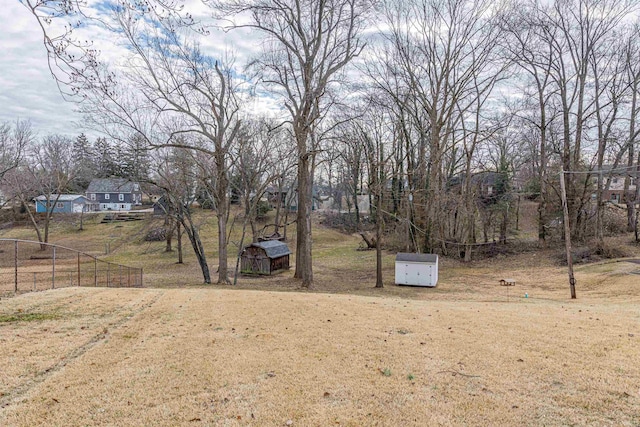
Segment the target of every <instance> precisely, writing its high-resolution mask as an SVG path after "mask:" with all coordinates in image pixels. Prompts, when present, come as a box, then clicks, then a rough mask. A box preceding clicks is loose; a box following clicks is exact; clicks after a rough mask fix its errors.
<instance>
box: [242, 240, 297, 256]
mask: <svg viewBox="0 0 640 427" xmlns="http://www.w3.org/2000/svg"><path fill="white" fill-rule="evenodd" d="M250 246H253V247H255V248H261V249H263V250H264V252H265V253H266V254H267V256H268V257H269V258H271V259H274V258H280V257H281V256H285V255H289V254H291V251H290V250H289V247H288V246H287V244H286V243H284V242H280V241H278V240H265V241H264V242H256V243H252V244H250V245H248V246H247V247H250Z"/></svg>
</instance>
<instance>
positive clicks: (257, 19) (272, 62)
mask: <svg viewBox="0 0 640 427" xmlns="http://www.w3.org/2000/svg"><path fill="white" fill-rule="evenodd" d="M214 5H215V6H216V7H217V8H218V9H219V10H221V11H223V12H224V14H225V15H226V16H227V17H234V16H237V15H242V17H243V18H244V17H247V16H248V17H249V22H248V23H246V24H241V23H234V24H233V25H231V27H232V28H243V27H244V28H251V29H254V30H257V31H259V32H261V33H262V34H263V35H264V36H265V37H266V40H265V46H267V50H266V52H265V53H264V54H263V55H261V56H260V57H259V58H257V59H256V60H255V62H254V66H255V69H256V70H257V71H258V72H259V74H260V76H261V79H262V81H263V82H264V83H265V84H266V85H268V86H269V87H271V88H273V89H274V91H276V92H277V93H278V94H279V95H280V96H281V97H282V99H283V101H284V105H285V107H286V109H287V111H288V112H289V115H290V125H291V129H292V132H293V135H294V139H295V142H296V147H297V157H298V177H297V186H298V206H297V209H298V219H297V230H298V231H297V241H296V269H295V277H296V278H298V279H301V280H302V285H303V286H305V287H311V286H312V284H313V269H312V255H311V253H312V252H311V204H312V203H311V198H312V186H313V176H312V173H311V172H312V164H313V161H314V156H315V154H316V153H315V152H314V151H313V149H312V148H311V146H312V137H313V135H312V133H313V129H314V125H315V123H316V122H317V121H318V119H319V118H320V117H321V116H322V114H324V113H325V112H326V110H327V103H326V102H325V99H326V93H327V91H329V90H331V89H332V87H333V86H334V85H335V84H337V83H338V81H339V80H341V79H342V78H343V76H342V71H343V69H344V68H345V66H346V65H347V64H348V63H349V62H351V61H352V60H353V59H354V58H355V57H357V56H358V55H359V54H360V52H361V51H362V48H363V44H362V42H361V41H360V39H359V36H360V33H361V31H362V27H363V23H364V19H363V8H362V2H360V1H358V0H233V1H230V2H214Z"/></svg>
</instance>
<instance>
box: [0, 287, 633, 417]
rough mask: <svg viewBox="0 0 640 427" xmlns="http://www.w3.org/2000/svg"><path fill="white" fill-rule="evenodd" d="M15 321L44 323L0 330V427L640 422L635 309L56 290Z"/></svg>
mask: <svg viewBox="0 0 640 427" xmlns="http://www.w3.org/2000/svg"><path fill="white" fill-rule="evenodd" d="M20 310H22V311H20ZM16 312H20V313H37V314H39V315H38V316H31V317H30V318H28V319H9V320H8V321H4V322H2V321H0V336H1V337H2V338H1V340H2V345H1V346H0V360H2V366H3V376H2V380H1V381H0V393H1V397H0V402H1V406H3V409H0V425H3V426H5V425H6V426H36V425H42V426H70V425H109V426H140V425H158V426H177V425H184V426H205V425H216V426H217V425H260V426H262V425H264V426H280V425H287V423H289V425H299V426H327V425H345V426H362V425H381V426H399V425H414V426H424V425H463V424H464V425H519V426H520V425H546V426H549V425H594V426H595V425H597V426H602V425H611V426H614V425H615V426H621V425H628V426H636V425H638V423H640V364H639V363H638V361H640V341H639V340H640V313H639V312H638V309H637V303H636V304H633V303H627V302H617V303H609V302H607V303H602V304H596V303H594V302H593V301H590V302H582V301H578V302H575V301H574V302H570V301H554V300H540V299H538V300H537V299H524V298H520V299H517V300H512V301H511V302H483V301H450V300H435V301H430V300H425V301H416V300H406V299H401V298H378V297H368V296H358V295H337V294H333V295H332V294H317V293H298V292H289V293H283V292H267V291H249V290H225V289H98V290H96V289H88V288H67V289H60V290H54V291H45V292H39V293H34V294H24V295H21V296H19V297H16V298H12V299H3V300H2V301H1V302H0V315H4V316H7V314H8V313H16ZM0 319H4V318H2V317H0Z"/></svg>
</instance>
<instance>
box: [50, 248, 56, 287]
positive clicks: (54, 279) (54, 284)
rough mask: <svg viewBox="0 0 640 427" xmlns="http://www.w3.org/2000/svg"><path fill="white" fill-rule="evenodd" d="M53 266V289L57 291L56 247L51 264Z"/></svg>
mask: <svg viewBox="0 0 640 427" xmlns="http://www.w3.org/2000/svg"><path fill="white" fill-rule="evenodd" d="M51 265H52V266H53V268H52V271H51V289H55V288H56V247H55V246H54V247H53V263H52V264H51Z"/></svg>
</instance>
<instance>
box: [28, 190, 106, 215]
mask: <svg viewBox="0 0 640 427" xmlns="http://www.w3.org/2000/svg"><path fill="white" fill-rule="evenodd" d="M34 200H35V202H36V212H38V213H44V212H47V210H49V211H50V212H52V213H82V212H93V211H95V210H97V204H95V203H91V202H90V201H89V200H88V199H87V198H86V197H84V196H82V195H80V194H51V195H50V196H48V197H47V196H45V195H42V196H38V197H36V198H35V199H34Z"/></svg>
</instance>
